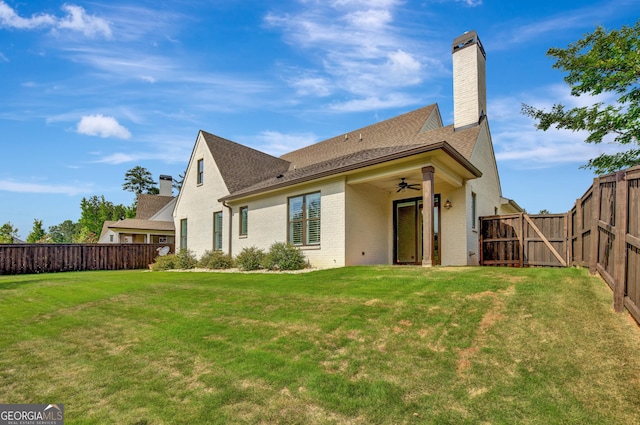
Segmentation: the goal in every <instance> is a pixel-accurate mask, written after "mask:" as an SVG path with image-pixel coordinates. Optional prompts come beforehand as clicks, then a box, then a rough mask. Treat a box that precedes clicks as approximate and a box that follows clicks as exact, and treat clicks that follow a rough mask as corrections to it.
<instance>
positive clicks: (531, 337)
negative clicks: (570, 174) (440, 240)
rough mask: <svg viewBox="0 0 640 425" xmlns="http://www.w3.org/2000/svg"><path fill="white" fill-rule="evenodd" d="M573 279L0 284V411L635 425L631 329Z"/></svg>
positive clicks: (454, 271)
mask: <svg viewBox="0 0 640 425" xmlns="http://www.w3.org/2000/svg"><path fill="white" fill-rule="evenodd" d="M611 298H612V297H611V291H610V290H609V289H608V287H607V286H606V284H605V283H603V282H602V281H601V280H599V279H597V278H594V277H591V276H589V275H588V273H587V272H586V271H585V270H579V269H502V268H434V269H430V270H425V269H422V268H419V267H354V268H343V269H336V270H325V271H316V272H312V273H304V274H296V275H289V274H282V275H280V274H230V273H190V272H185V273H176V272H148V271H122V272H120V271H111V272H81V273H60V274H44V275H26V276H0V329H1V332H0V403H63V404H64V405H65V416H66V423H67V424H130V425H133V424H135V425H143V424H217V423H219V424H229V423H260V424H272V423H291V424H293V423H300V424H306V423H311V424H333V423H335V424H371V423H385V424H404V423H406V424H413V423H436V424H447V423H450V424H516V423H518V424H637V423H638V418H639V417H640V416H639V415H640V413H639V412H640V330H639V328H638V326H637V325H636V324H635V322H633V320H632V319H631V318H630V317H629V316H628V315H627V314H626V313H625V314H616V313H614V312H613V311H612V309H611Z"/></svg>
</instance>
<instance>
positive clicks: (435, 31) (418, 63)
mask: <svg viewBox="0 0 640 425" xmlns="http://www.w3.org/2000/svg"><path fill="white" fill-rule="evenodd" d="M639 16H640V2H638V1H637V0H629V1H624V0H620V1H589V0H583V1H563V0H557V1H553V2H551V1H543V2H520V1H502V2H498V1H482V0H426V1H400V0H279V1H264V0H263V1H253V0H219V1H218V0H212V1H207V2H203V1H191V0H176V1H169V2H157V1H124V0H109V1H100V0H96V1H90V2H88V1H74V0H70V1H69V2H59V1H55V0H54V1H52V0H47V1H34V0H29V1H24V0H4V1H3V0H0V77H1V78H0V93H1V95H0V99H1V101H0V145H1V147H2V155H1V158H2V160H1V161H2V165H1V166H0V224H2V223H6V222H7V221H10V222H11V223H12V224H13V225H14V226H15V227H17V228H18V229H19V234H20V236H21V237H22V238H25V237H26V236H27V234H28V233H29V232H30V230H31V228H32V225H33V220H34V219H39V220H43V222H44V226H45V227H46V228H48V227H49V226H52V225H56V224H59V223H61V222H62V221H64V220H67V219H70V220H73V221H77V220H78V218H79V217H80V200H81V199H82V197H89V196H92V195H104V196H105V198H106V199H107V200H109V201H111V202H114V203H123V204H126V205H129V204H131V203H132V202H133V194H132V193H130V192H124V191H123V190H122V183H123V182H124V174H125V172H126V171H127V170H128V169H130V168H132V167H134V166H137V165H140V166H143V167H145V168H147V169H148V170H149V171H151V172H152V173H153V175H154V178H155V179H156V180H157V178H158V176H159V175H160V174H169V175H173V176H178V174H180V173H182V172H183V171H184V169H185V168H186V165H187V161H188V159H189V155H190V153H191V149H192V147H193V143H194V141H195V139H196V136H197V134H198V131H199V130H200V129H202V130H206V131H208V132H211V133H214V134H217V135H219V136H222V137H225V138H227V139H231V140H234V141H236V142H239V143H242V144H246V145H249V146H251V147H254V148H256V149H259V150H262V151H265V152H267V153H270V154H273V155H277V156H278V155H281V154H282V153H285V152H287V151H291V150H293V149H296V148H299V147H302V146H306V145H308V144H311V143H314V142H317V141H320V140H324V139H326V138H329V137H332V136H335V135H336V134H341V133H345V132H347V131H349V130H353V129H357V128H359V127H362V126H366V125H369V124H373V123H375V122H377V121H380V120H383V119H387V118H391V117H393V116H396V115H398V114H401V113H403V112H407V111H410V110H413V109H416V108H419V107H421V106H424V105H429V104H432V103H438V105H439V107H440V110H441V112H442V115H443V119H444V122H445V124H450V123H452V121H453V111H452V91H453V89H452V77H451V43H452V41H453V39H454V38H455V37H457V36H459V35H460V34H462V33H463V32H464V31H467V30H473V29H475V30H476V31H477V32H478V34H479V36H480V39H481V40H482V42H483V44H484V47H485V50H486V52H487V95H488V106H487V109H488V110H487V115H488V118H489V124H490V128H491V132H492V137H493V143H494V148H495V152H496V158H497V162H498V169H499V172H500V176H501V184H502V191H503V195H504V196H506V197H509V198H512V199H514V200H515V201H516V202H518V203H519V204H520V205H521V206H522V207H524V208H526V209H527V211H529V212H532V213H536V212H538V211H539V210H541V209H548V210H550V211H552V212H565V211H567V210H569V209H570V208H571V207H572V205H573V202H574V201H575V199H576V198H579V197H580V196H582V194H583V193H584V191H586V189H587V188H588V186H589V185H590V184H591V182H592V179H593V177H594V175H593V173H592V172H591V171H589V170H582V169H579V166H580V165H581V164H584V163H585V162H586V161H587V160H588V159H589V158H591V157H594V156H596V155H598V154H599V153H601V152H605V151H606V152H610V151H614V150H615V146H611V145H606V144H604V145H596V146H592V145H587V144H585V143H583V142H582V140H583V139H584V135H581V134H575V133H567V132H559V131H550V132H540V131H536V130H535V128H534V127H533V124H534V123H533V121H532V120H531V119H529V118H527V117H524V116H522V115H521V114H520V105H521V103H527V104H532V105H535V106H539V107H550V106H551V105H552V104H554V103H557V102H565V103H567V104H569V105H576V104H584V103H587V104H588V103H592V102H594V99H593V98H587V99H584V98H583V99H575V98H571V97H570V96H569V90H568V87H567V86H566V85H565V84H564V82H563V80H562V78H563V74H562V73H561V72H560V71H558V70H554V69H552V68H551V66H552V64H553V61H552V59H550V58H548V57H547V56H546V51H547V49H548V48H550V47H566V46H567V45H568V44H569V43H571V42H572V41H575V40H577V39H579V38H581V37H582V36H583V35H584V34H585V33H588V32H591V31H593V29H595V27H596V26H598V25H603V26H605V27H606V28H609V29H614V28H619V27H620V26H622V25H633V24H634V23H635V20H636V19H637V18H638V17H639ZM607 99H608V97H607V96H603V97H600V98H599V99H597V100H605V101H606V100H607Z"/></svg>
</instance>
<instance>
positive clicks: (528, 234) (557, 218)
mask: <svg viewBox="0 0 640 425" xmlns="http://www.w3.org/2000/svg"><path fill="white" fill-rule="evenodd" d="M480 229H481V230H480V264H481V265H483V266H506V267H535V266H538V267H540V266H545V267H566V266H567V259H568V258H569V251H568V245H567V235H568V233H567V215H566V214H540V215H529V214H525V213H520V214H512V215H501V216H491V217H480Z"/></svg>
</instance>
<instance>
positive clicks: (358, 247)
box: [346, 183, 393, 266]
mask: <svg viewBox="0 0 640 425" xmlns="http://www.w3.org/2000/svg"><path fill="white" fill-rule="evenodd" d="M392 208H393V207H392V203H391V201H390V197H389V194H388V193H387V192H386V191H384V190H381V189H378V188H376V187H374V186H372V185H369V184H366V183H365V184H358V185H353V186H347V188H346V212H347V213H346V265H348V266H353V265H364V264H388V263H389V262H390V258H391V256H392V251H393V245H392V244H390V237H389V230H390V229H391V227H392V226H391V221H392V215H391V214H392Z"/></svg>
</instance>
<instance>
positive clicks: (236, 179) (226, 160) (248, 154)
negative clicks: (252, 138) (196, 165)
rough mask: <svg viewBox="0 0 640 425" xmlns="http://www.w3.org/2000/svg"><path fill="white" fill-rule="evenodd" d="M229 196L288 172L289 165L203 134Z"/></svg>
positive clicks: (241, 146)
mask: <svg viewBox="0 0 640 425" xmlns="http://www.w3.org/2000/svg"><path fill="white" fill-rule="evenodd" d="M201 133H202V135H203V137H204V140H205V141H206V142H207V146H208V147H209V151H210V152H211V154H212V156H213V159H214V160H215V161H216V165H217V166H218V170H219V171H220V175H221V176H222V179H223V180H224V182H225V184H226V185H227V189H229V192H230V193H234V192H236V191H238V190H240V189H243V188H245V187H247V186H251V185H253V184H255V183H257V182H259V181H262V180H264V179H265V178H267V177H270V176H272V175H277V174H279V173H282V172H284V171H286V170H288V169H289V162H287V161H285V160H283V159H280V158H276V157H275V156H271V155H269V154H266V153H264V152H260V151H258V150H255V149H252V148H250V147H248V146H244V145H241V144H239V143H235V142H232V141H231V140H227V139H223V138H222V137H218V136H216V135H213V134H211V133H207V132H206V131H201Z"/></svg>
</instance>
